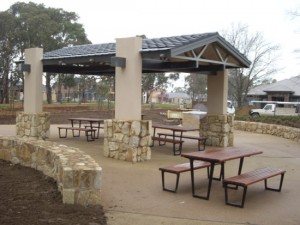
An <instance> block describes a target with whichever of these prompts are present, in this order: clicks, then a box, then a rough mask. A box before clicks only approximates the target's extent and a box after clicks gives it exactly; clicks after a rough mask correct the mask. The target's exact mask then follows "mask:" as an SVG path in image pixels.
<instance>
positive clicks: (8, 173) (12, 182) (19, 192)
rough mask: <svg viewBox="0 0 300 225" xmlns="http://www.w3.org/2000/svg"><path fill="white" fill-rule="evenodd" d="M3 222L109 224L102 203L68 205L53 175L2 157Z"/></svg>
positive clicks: (0, 207) (0, 211)
mask: <svg viewBox="0 0 300 225" xmlns="http://www.w3.org/2000/svg"><path fill="white" fill-rule="evenodd" d="M0 199H1V201H0V202H1V204H0V215H1V216H0V224H5V225H15V224H30V225H43V224H55V225H71V224H78V225H79V224H80V225H85V224H86V225H106V224H107V221H106V217H105V216H104V211H103V208H102V206H99V205H97V206H87V207H84V206H81V205H67V204H63V203H62V196H61V194H60V192H59V191H58V190H57V186H56V182H55V181H54V179H52V178H49V177H47V176H45V175H44V174H43V173H41V172H40V171H37V170H34V169H32V168H27V167H23V166H21V165H14V164H11V163H10V162H7V161H3V160H0Z"/></svg>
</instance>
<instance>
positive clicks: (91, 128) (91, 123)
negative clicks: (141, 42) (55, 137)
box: [58, 117, 104, 141]
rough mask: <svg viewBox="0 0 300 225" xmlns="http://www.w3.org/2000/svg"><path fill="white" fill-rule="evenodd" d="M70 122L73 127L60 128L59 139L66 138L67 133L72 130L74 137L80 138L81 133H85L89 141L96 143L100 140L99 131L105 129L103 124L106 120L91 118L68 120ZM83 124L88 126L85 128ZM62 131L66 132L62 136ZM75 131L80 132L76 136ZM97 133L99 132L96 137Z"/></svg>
mask: <svg viewBox="0 0 300 225" xmlns="http://www.w3.org/2000/svg"><path fill="white" fill-rule="evenodd" d="M68 120H69V121H70V122H71V126H64V127H58V130H59V137H60V138H66V137H67V131H68V130H71V131H72V134H73V137H80V132H85V135H86V137H87V141H94V140H95V139H97V138H99V131H100V128H103V125H102V124H103V122H104V119H101V118H89V117H73V118H68ZM76 124H77V126H76ZM83 124H87V125H85V126H83ZM101 125H102V126H101ZM61 130H65V134H64V135H62V134H61ZM75 131H78V133H77V134H75ZM96 131H97V135H96Z"/></svg>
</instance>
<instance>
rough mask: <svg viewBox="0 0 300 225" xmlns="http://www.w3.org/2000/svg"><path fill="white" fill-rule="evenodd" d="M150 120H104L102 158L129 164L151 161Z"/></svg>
mask: <svg viewBox="0 0 300 225" xmlns="http://www.w3.org/2000/svg"><path fill="white" fill-rule="evenodd" d="M151 129H152V122H151V120H131V121H129V120H105V121H104V156H106V157H109V158H114V159H118V160H124V161H129V162H133V163H135V162H143V161H146V160H150V159H151V148H150V147H149V146H150V145H151Z"/></svg>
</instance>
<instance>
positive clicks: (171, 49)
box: [42, 32, 251, 75]
mask: <svg viewBox="0 0 300 225" xmlns="http://www.w3.org/2000/svg"><path fill="white" fill-rule="evenodd" d="M139 52H140V54H141V57H142V73H153V72H187V73H190V72H193V73H195V72H201V73H206V74H215V72H216V71H220V70H223V69H229V68H240V67H244V68H247V67H249V66H250V64H251V62H250V61H249V60H248V59H247V58H246V57H245V56H244V55H242V54H241V53H240V52H239V51H238V50H237V49H235V48H234V47H233V46H232V45H231V44H229V43H228V42H227V41H226V40H225V39H224V38H223V37H221V36H220V35H219V34H218V33H217V32H215V33H203V34H192V35H181V36H172V37H162V38H153V39H143V40H142V48H141V49H140V50H139ZM115 57H116V44H115V43H106V44H88V45H78V46H72V47H65V48H62V49H57V50H54V51H50V52H46V53H44V55H43V60H42V61H43V71H44V72H53V73H70V74H82V75H84V74H87V75H115V68H114V64H115Z"/></svg>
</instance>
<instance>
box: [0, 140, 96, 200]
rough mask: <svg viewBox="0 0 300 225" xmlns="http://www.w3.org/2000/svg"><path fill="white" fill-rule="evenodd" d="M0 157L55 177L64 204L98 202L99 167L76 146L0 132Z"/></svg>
mask: <svg viewBox="0 0 300 225" xmlns="http://www.w3.org/2000/svg"><path fill="white" fill-rule="evenodd" d="M0 159H3V160H6V161H11V162H12V163H14V164H21V165H23V166H27V167H31V168H34V169H36V170H39V171H42V172H43V173H44V174H45V175H47V176H49V177H52V178H54V179H55V180H56V181H57V186H58V190H59V191H60V192H61V193H62V197H63V202H64V203H66V204H81V205H94V204H100V185H101V173H102V168H101V167H100V166H99V165H98V164H97V163H96V162H95V161H94V159H92V158H91V157H90V156H89V155H86V154H84V153H83V152H82V151H80V150H79V149H77V148H72V147H67V146H65V145H58V144H56V143H54V142H50V141H43V140H36V139H33V138H32V139H28V138H27V139H26V138H19V137H2V136H0Z"/></svg>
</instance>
